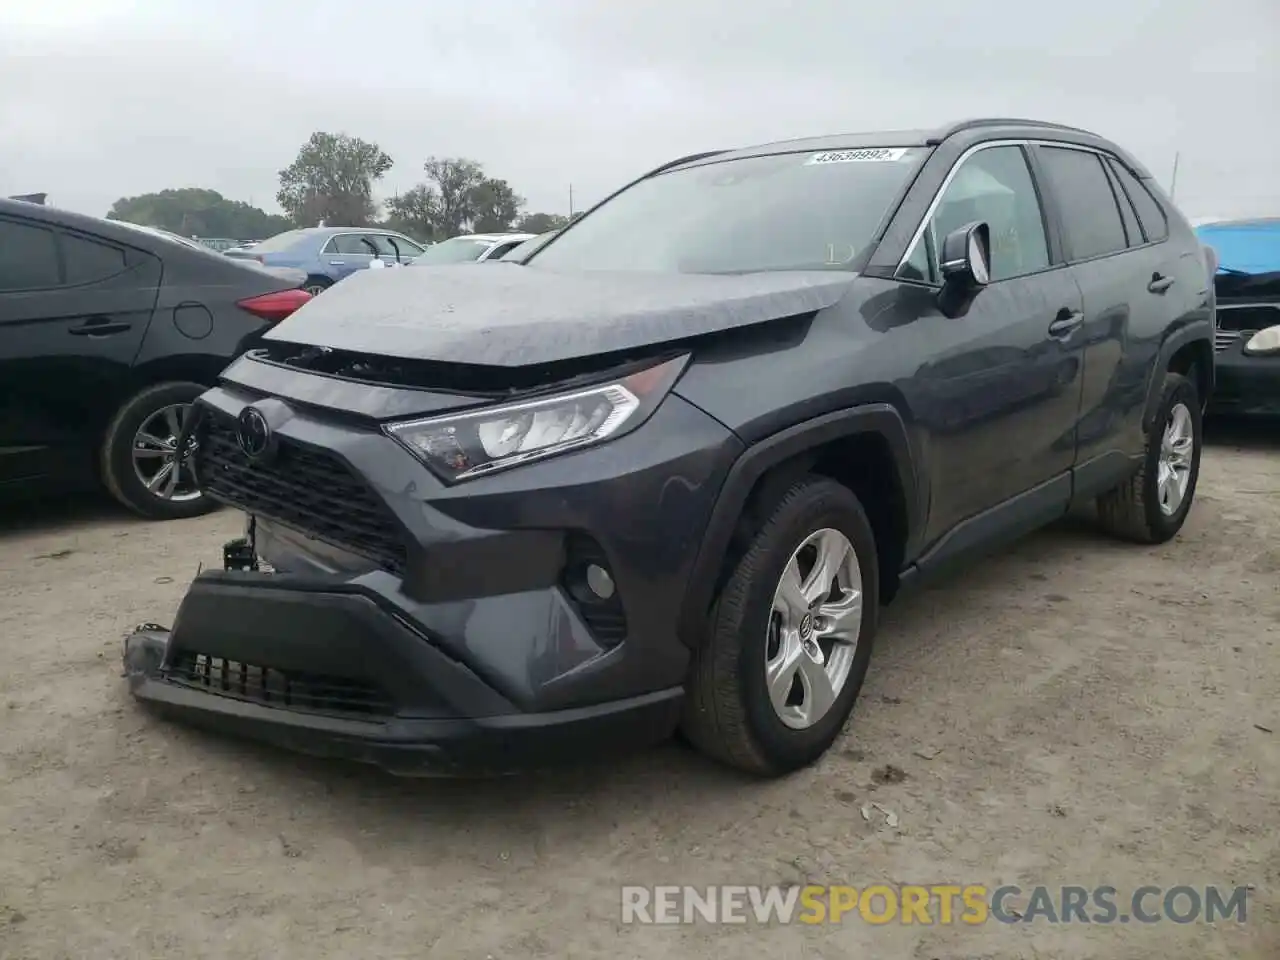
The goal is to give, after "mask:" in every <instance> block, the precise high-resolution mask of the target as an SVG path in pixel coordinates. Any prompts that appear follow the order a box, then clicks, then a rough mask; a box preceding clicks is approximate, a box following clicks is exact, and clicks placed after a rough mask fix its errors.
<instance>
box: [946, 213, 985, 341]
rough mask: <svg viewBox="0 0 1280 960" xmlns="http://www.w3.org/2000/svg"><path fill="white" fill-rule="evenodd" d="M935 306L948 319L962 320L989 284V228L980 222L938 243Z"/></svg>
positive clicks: (947, 236) (965, 227)
mask: <svg viewBox="0 0 1280 960" xmlns="http://www.w3.org/2000/svg"><path fill="white" fill-rule="evenodd" d="M939 261H940V266H941V270H942V292H941V294H940V295H939V300H940V303H939V306H940V307H941V309H942V312H943V313H944V314H946V315H947V316H949V317H959V316H963V315H964V313H965V312H966V311H967V310H968V309H969V305H970V304H971V303H973V300H974V298H975V297H976V296H977V295H978V294H979V293H981V292H982V288H983V287H985V286H986V285H987V284H988V283H990V282H991V228H990V227H988V226H987V225H986V224H985V223H983V222H982V221H980V220H979V221H975V222H973V223H968V224H965V225H964V226H963V227H959V228H958V229H955V230H952V231H951V232H950V233H949V234H947V235H946V237H945V238H944V239H943V241H942V256H941V257H939Z"/></svg>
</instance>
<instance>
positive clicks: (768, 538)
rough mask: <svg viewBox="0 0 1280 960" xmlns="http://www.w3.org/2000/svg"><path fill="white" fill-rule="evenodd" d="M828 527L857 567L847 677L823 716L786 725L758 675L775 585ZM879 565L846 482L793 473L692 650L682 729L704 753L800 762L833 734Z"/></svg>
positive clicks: (848, 700) (874, 598) (860, 647)
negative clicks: (856, 614)
mask: <svg viewBox="0 0 1280 960" xmlns="http://www.w3.org/2000/svg"><path fill="white" fill-rule="evenodd" d="M824 528H832V529H834V530H837V531H839V532H840V533H842V534H844V536H845V537H846V538H847V539H848V540H849V542H850V544H852V546H853V549H854V553H855V555H856V556H857V559H858V564H859V567H860V570H861V579H862V585H861V589H862V598H863V603H862V619H861V624H860V633H859V636H858V642H857V646H856V647H855V649H854V653H853V662H852V665H851V667H850V671H849V675H848V679H847V680H846V681H845V684H844V686H843V687H842V688H841V690H840V693H839V695H838V696H837V697H836V699H835V702H834V703H833V705H832V706H831V708H830V709H829V710H828V711H827V713H826V714H825V715H823V717H822V718H821V719H820V720H818V721H817V722H816V723H814V724H813V725H812V726H810V727H808V728H806V729H792V728H791V727H788V726H787V725H785V724H784V723H783V722H782V720H781V719H780V718H779V716H778V713H777V712H776V711H775V709H774V707H773V705H772V703H771V702H770V700H769V694H768V690H767V688H766V680H765V662H766V651H767V647H766V644H767V643H768V642H769V639H768V625H769V622H770V616H771V610H772V605H773V595H774V590H775V588H776V587H777V585H778V583H779V581H780V579H781V577H782V574H783V570H784V568H785V567H786V566H787V564H788V563H789V562H790V559H791V555H792V553H793V552H794V551H795V550H796V549H797V548H798V547H799V546H800V545H801V544H802V543H803V542H804V541H805V539H806V538H807V537H808V536H809V535H810V534H812V533H814V532H816V531H819V530H822V529H824ZM879 579H880V578H879V566H878V561H877V557H876V549H875V539H874V537H873V535H872V532H871V525H870V523H868V521H867V516H866V513H865V512H864V510H863V509H862V504H861V503H859V502H858V498H857V497H856V496H855V495H854V494H853V492H852V491H850V490H849V489H848V488H847V487H844V486H842V485H840V484H838V483H836V482H835V481H833V480H828V479H826V478H822V477H807V478H804V479H802V480H800V481H798V482H797V483H795V484H794V485H793V486H792V487H791V488H790V489H789V490H787V492H786V493H785V494H783V495H782V497H781V498H780V499H779V500H778V502H777V504H776V505H775V506H774V507H773V509H772V510H769V511H768V513H767V518H766V519H765V520H764V522H763V523H762V524H761V525H760V526H759V528H758V529H757V530H756V532H755V533H754V535H753V536H752V537H751V539H750V543H749V545H748V547H747V549H746V552H745V553H744V554H743V555H742V557H741V559H740V560H738V562H737V564H736V565H735V567H734V570H733V572H732V574H731V575H730V577H729V580H728V582H727V583H726V584H725V586H724V588H723V589H722V590H721V592H720V594H719V596H718V597H717V599H716V602H715V605H714V607H713V608H712V612H711V618H710V623H709V625H708V632H707V635H706V637H705V639H704V641H703V643H702V645H701V646H700V647H699V649H698V650H697V651H695V653H694V661H693V667H692V671H691V675H690V679H689V682H688V685H687V691H686V697H685V705H684V716H683V719H682V722H681V731H682V733H683V734H684V736H685V737H686V738H687V739H688V741H689V742H690V743H691V744H692V745H693V746H695V747H696V748H697V749H699V750H700V751H701V752H703V753H705V754H707V755H708V756H710V757H712V758H714V759H716V760H719V761H721V762H722V763H725V764H728V765H729V766H732V767H736V768H738V769H740V770H744V771H746V772H748V773H752V774H755V775H757V776H765V777H772V776H781V775H783V774H786V773H789V772H791V771H793V770H798V769H800V768H801V767H805V766H808V765H809V764H811V763H813V762H814V761H815V760H817V759H818V758H819V757H821V756H822V755H823V754H824V753H825V752H826V751H827V749H828V748H829V747H830V746H831V744H832V743H834V742H835V739H836V738H837V737H838V736H839V735H840V732H841V730H842V729H843V728H844V724H845V721H846V720H847V719H848V717H849V714H850V713H851V712H852V710H853V705H854V703H855V701H856V700H857V698H858V691H859V690H860V689H861V687H862V682H863V679H864V678H865V677H866V673H867V665H868V663H869V662H870V659H871V647H872V642H873V641H874V639H875V631H876V625H877V621H878V619H879V601H878V598H879V596H880V593H879Z"/></svg>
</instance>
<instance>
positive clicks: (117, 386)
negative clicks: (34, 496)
mask: <svg viewBox="0 0 1280 960" xmlns="http://www.w3.org/2000/svg"><path fill="white" fill-rule="evenodd" d="M304 279H305V275H304V274H303V273H302V272H301V271H296V270H295V271H290V270H275V269H266V268H263V267H262V266H260V265H258V264H255V263H251V262H241V263H237V262H236V261H234V260H230V259H228V258H227V257H224V256H222V255H221V254H217V253H214V252H213V251H211V250H209V249H207V248H205V247H202V246H200V245H199V244H196V243H194V242H193V241H191V240H188V239H186V238H183V237H179V236H176V235H174V234H170V233H168V232H166V231H163V230H158V229H156V228H152V227H141V226H137V225H135V224H131V223H123V222H120V221H115V220H99V219H97V218H95V217H86V216H82V215H80V214H75V213H69V212H66V211H61V210H57V209H54V208H52V207H40V206H34V205H32V204H27V203H21V202H19V201H13V200H0V494H25V493H31V492H49V491H58V490H66V491H70V490H75V489H80V488H84V487H89V486H92V485H94V484H97V483H101V484H104V485H105V486H106V488H107V489H108V490H109V491H110V492H111V493H112V494H113V495H114V496H115V497H116V499H118V500H119V501H120V502H121V503H123V504H125V505H126V506H127V507H129V508H131V509H132V510H134V511H135V512H137V513H139V514H141V515H143V516H147V517H154V518H158V519H165V518H172V517H191V516H195V515H197V514H200V513H204V512H206V511H207V510H210V509H212V507H213V504H212V502H211V501H210V500H208V499H207V498H206V497H205V496H204V495H203V493H202V491H201V490H200V488H199V486H198V485H197V484H196V482H195V477H194V475H193V474H192V472H191V470H190V469H189V468H188V467H187V466H185V465H184V464H182V463H181V462H180V460H179V458H177V457H176V456H175V453H176V450H177V443H178V439H179V434H180V433H181V430H182V425H183V423H184V420H185V416H186V411H187V409H188V408H189V406H190V404H191V402H192V401H193V400H194V399H195V398H196V397H197V396H199V395H200V394H201V393H202V392H203V391H204V390H205V389H206V388H208V387H209V386H211V385H212V384H213V383H214V382H215V381H216V380H217V377H218V373H219V372H220V371H221V370H222V369H223V368H224V367H225V366H226V365H227V364H228V363H230V362H231V361H232V360H233V359H235V357H237V356H238V355H239V354H241V353H242V352H244V350H246V349H248V348H249V347H250V346H252V345H253V344H255V343H257V341H258V338H259V337H260V336H261V335H262V334H263V333H264V332H266V331H267V330H269V329H270V328H271V326H272V325H273V324H275V323H277V322H278V321H280V320H282V319H283V318H284V317H286V316H288V315H289V314H290V313H292V312H293V311H294V310H296V309H297V308H298V307H299V306H301V305H302V304H303V303H305V302H306V301H307V300H309V299H311V297H310V295H309V294H307V293H306V292H305V291H303V290H302V289H300V285H301V283H302V281H303V280H304Z"/></svg>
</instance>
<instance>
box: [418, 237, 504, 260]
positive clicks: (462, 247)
mask: <svg viewBox="0 0 1280 960" xmlns="http://www.w3.org/2000/svg"><path fill="white" fill-rule="evenodd" d="M488 249H489V241H488V240H476V239H474V238H473V237H454V238H453V239H452V240H444V241H442V242H440V243H437V244H435V245H434V246H431V247H427V249H426V250H424V251H423V252H422V255H421V256H419V257H416V258H415V259H414V261H413V263H412V264H410V266H415V267H429V266H431V265H432V264H439V263H466V262H468V261H470V260H479V259H480V255H481V254H482V253H484V252H485V251H486V250H488Z"/></svg>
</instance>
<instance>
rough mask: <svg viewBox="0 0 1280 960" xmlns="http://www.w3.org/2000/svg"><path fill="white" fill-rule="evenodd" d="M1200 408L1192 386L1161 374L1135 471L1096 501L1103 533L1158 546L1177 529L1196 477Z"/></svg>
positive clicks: (1187, 509) (1175, 376)
mask: <svg viewBox="0 0 1280 960" xmlns="http://www.w3.org/2000/svg"><path fill="white" fill-rule="evenodd" d="M1200 407H1201V404H1200V397H1199V394H1198V392H1197V390H1196V388H1195V384H1193V383H1192V382H1191V381H1190V380H1188V379H1187V378H1186V377H1184V376H1182V375H1181V374H1177V373H1168V374H1165V379H1164V386H1163V390H1162V392H1161V396H1160V403H1159V405H1158V406H1157V408H1156V413H1155V416H1154V417H1153V418H1152V421H1151V427H1150V428H1149V429H1148V431H1147V438H1146V440H1147V442H1146V450H1145V452H1144V454H1143V458H1142V466H1141V468H1139V470H1138V472H1137V473H1136V474H1135V475H1134V476H1133V477H1132V478H1130V479H1129V480H1128V481H1126V482H1125V483H1122V484H1121V485H1120V486H1118V487H1116V488H1115V489H1114V490H1110V491H1108V492H1107V493H1105V494H1103V495H1102V496H1101V497H1099V498H1098V518H1099V520H1100V521H1101V523H1102V527H1103V529H1104V530H1106V531H1107V532H1108V533H1111V534H1113V535H1114V536H1117V537H1121V538H1123V539H1125V540H1132V541H1134V542H1136V543H1164V542H1165V541H1166V540H1171V539H1172V538H1173V537H1174V536H1176V535H1177V533H1178V531H1179V530H1181V529H1182V524H1183V523H1184V522H1185V521H1186V519H1187V514H1188V513H1189V512H1190V510H1191V501H1192V500H1193V499H1194V497H1195V493H1196V480H1197V479H1198V478H1199V475H1200V449H1201V443H1202V425H1201V419H1200V418H1201V413H1200Z"/></svg>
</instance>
